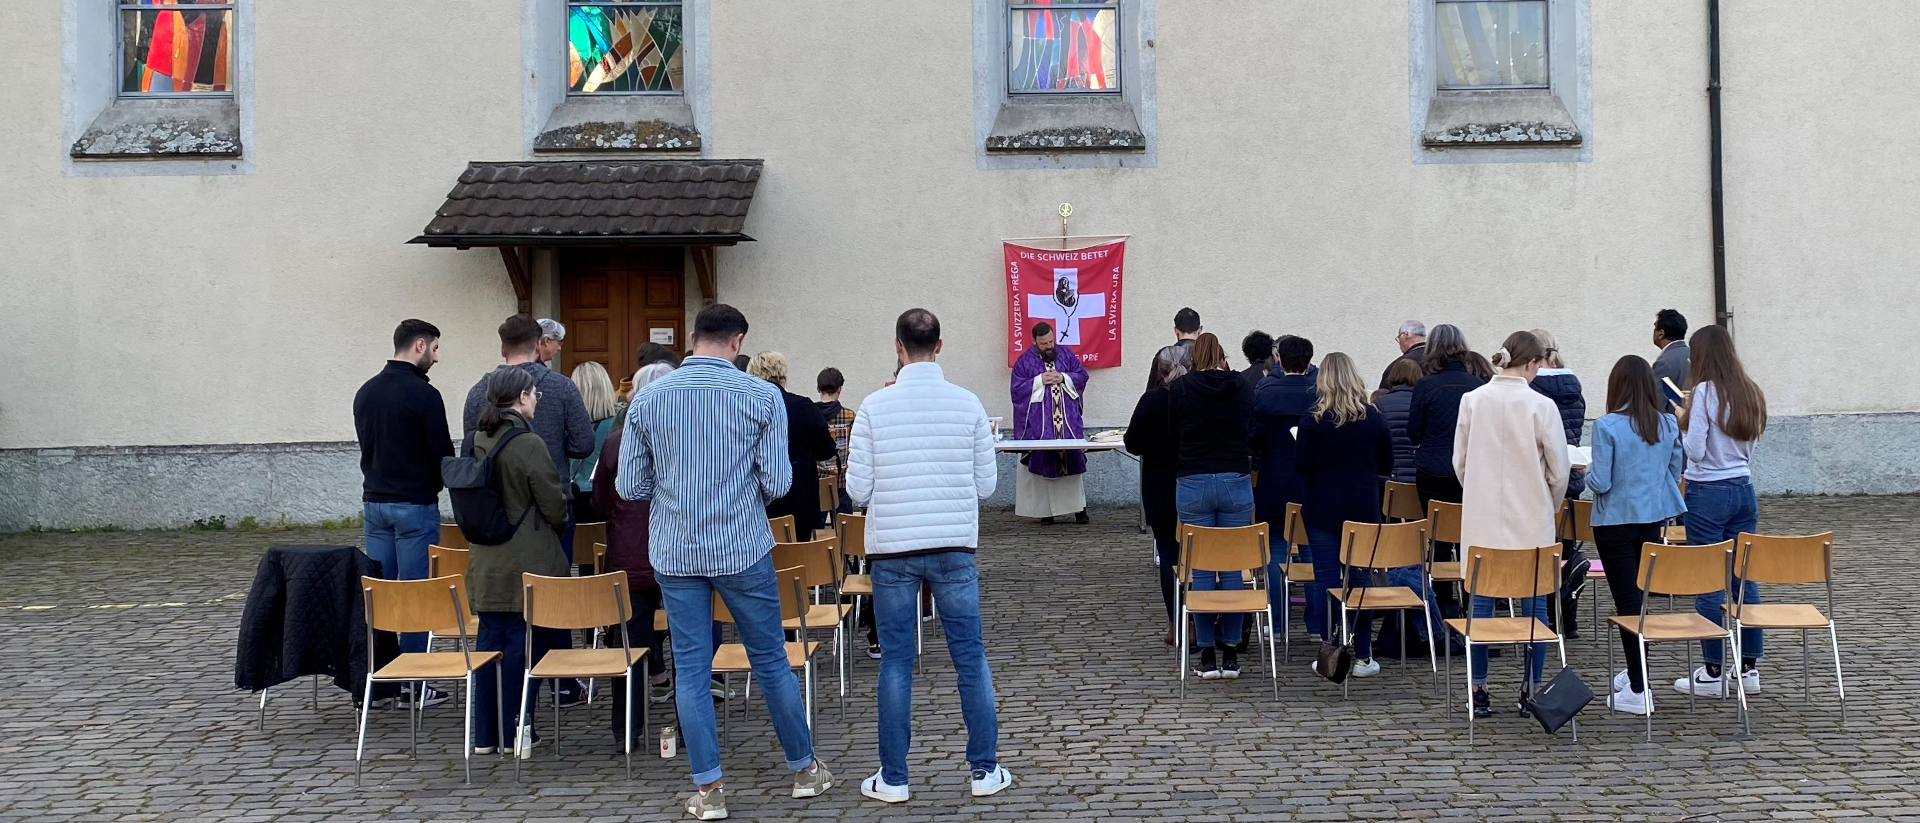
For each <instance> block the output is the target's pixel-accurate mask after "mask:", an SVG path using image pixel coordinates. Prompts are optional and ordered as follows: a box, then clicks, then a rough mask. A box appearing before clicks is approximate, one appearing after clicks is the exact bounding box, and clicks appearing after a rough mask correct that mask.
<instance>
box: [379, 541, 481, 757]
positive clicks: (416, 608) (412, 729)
mask: <svg viewBox="0 0 1920 823" xmlns="http://www.w3.org/2000/svg"><path fill="white" fill-rule="evenodd" d="M360 602H361V606H362V607H363V608H365V609H366V617H367V681H366V686H365V689H364V691H363V695H362V698H361V701H360V737H359V742H358V743H356V744H355V745H354V749H353V783H354V785H356V786H358V785H360V764H361V761H363V760H364V759H365V758H366V752H367V710H368V709H369V708H371V707H372V706H373V684H375V683H409V682H411V683H426V682H428V681H433V680H459V681H461V682H462V684H463V686H464V688H463V689H462V691H461V694H460V703H461V705H463V706H466V709H467V710H466V718H465V719H466V726H465V733H464V736H463V737H462V738H461V741H460V753H461V755H462V756H463V757H465V758H466V780H467V782H469V783H471V782H473V674H474V672H475V671H477V670H478V669H479V668H480V667H481V666H485V665H487V664H488V663H492V664H494V666H495V671H496V672H498V671H499V669H498V667H499V665H500V653H499V652H476V651H471V650H470V648H469V644H468V642H467V640H468V635H467V583H466V578H464V577H461V576H459V575H448V576H446V577H435V578H431V579H428V580H381V579H379V578H377V577H361V578H360ZM374 632H442V633H448V634H453V633H457V634H459V635H460V650H459V651H452V652H410V653H406V654H402V655H400V656H399V657H395V658H394V659H393V660H392V662H389V663H388V664H387V665H385V666H380V667H379V668H378V669H377V670H376V669H375V668H374V666H375V665H376V664H375V661H374V658H373V650H374V648H375V645H374V642H373V633H374ZM499 696H500V680H499V678H498V677H496V678H495V679H494V698H495V700H496V701H497V700H498V699H499ZM415 705H416V706H418V705H421V704H419V703H416V704H415ZM496 705H497V704H496ZM421 725H423V723H422V719H421V713H420V710H419V709H418V708H416V709H412V710H409V711H408V712H407V756H408V757H409V758H411V757H413V756H415V754H416V753H417V751H418V748H419V735H420V726H421ZM496 731H498V730H496ZM502 736H504V733H503V734H502ZM495 742H496V743H498V742H499V741H495Z"/></svg>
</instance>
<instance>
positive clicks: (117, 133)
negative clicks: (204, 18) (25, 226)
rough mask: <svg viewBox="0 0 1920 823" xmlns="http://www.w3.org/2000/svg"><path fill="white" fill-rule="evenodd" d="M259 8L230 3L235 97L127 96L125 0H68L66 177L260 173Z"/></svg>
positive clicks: (243, 0)
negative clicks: (256, 149)
mask: <svg viewBox="0 0 1920 823" xmlns="http://www.w3.org/2000/svg"><path fill="white" fill-rule="evenodd" d="M254 2H255V0H228V3H230V4H231V5H232V6H233V34H232V36H231V40H230V43H231V49H232V52H231V59H232V61H233V65H232V67H231V70H230V71H231V75H230V77H231V86H232V91H231V93H230V94H220V95H214V94H190V95H144V94H135V95H123V94H121V92H120V85H121V80H122V77H121V65H122V64H121V63H120V60H121V54H120V50H121V47H122V46H121V32H120V25H121V23H120V20H121V14H120V11H121V10H120V6H121V0H63V2H62V3H61V26H60V30H61V54H60V58H61V64H62V69H63V71H62V73H61V74H62V78H61V127H62V128H61V134H62V145H63V146H64V147H65V151H64V152H63V157H62V159H61V173H62V174H63V175H66V176H69V177H140V176H201V175H244V174H252V173H253V169H254V164H253V153H252V152H251V151H249V149H250V148H251V147H252V145H253V134H254V120H253V113H254V106H253V103H254V85H253V81H254V71H253V68H254V49H253V40H254V38H253V33H254Z"/></svg>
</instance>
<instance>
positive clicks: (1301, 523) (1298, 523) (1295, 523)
mask: <svg viewBox="0 0 1920 823" xmlns="http://www.w3.org/2000/svg"><path fill="white" fill-rule="evenodd" d="M1284 529H1285V531H1286V535H1285V536H1286V541H1287V542H1288V543H1290V544H1292V545H1295V546H1305V545H1307V520H1306V517H1305V516H1304V515H1302V514H1301V513H1300V504H1299V503H1288V504H1287V519H1286V523H1285V526H1284Z"/></svg>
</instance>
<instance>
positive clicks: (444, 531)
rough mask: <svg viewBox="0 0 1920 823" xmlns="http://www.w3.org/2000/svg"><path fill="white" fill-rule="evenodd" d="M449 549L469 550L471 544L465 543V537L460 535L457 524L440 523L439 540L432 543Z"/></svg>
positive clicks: (471, 546)
mask: <svg viewBox="0 0 1920 823" xmlns="http://www.w3.org/2000/svg"><path fill="white" fill-rule="evenodd" d="M434 542H436V543H439V544H440V545H442V546H446V547H447V548H449V549H470V548H473V544H472V543H469V542H467V536H466V535H464V534H461V533H460V525H459V524H458V523H441V524H440V539H439V540H436V541H434Z"/></svg>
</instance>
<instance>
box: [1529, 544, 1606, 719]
mask: <svg viewBox="0 0 1920 823" xmlns="http://www.w3.org/2000/svg"><path fill="white" fill-rule="evenodd" d="M1569 511H1571V509H1569ZM1533 563H1534V575H1533V578H1534V579H1535V580H1538V579H1540V568H1539V566H1540V555H1539V553H1538V552H1536V553H1534V556H1533ZM1550 602H1551V601H1550ZM1527 640H1528V641H1532V640H1533V632H1532V631H1531V630H1529V631H1528V632H1527ZM1527 648H1528V649H1532V648H1533V646H1532V643H1531V642H1529V643H1528V645H1527ZM1529 654H1531V652H1529ZM1592 702H1593V688H1592V687H1590V686H1588V685H1587V682H1586V681H1585V680H1581V679H1580V674H1579V673H1578V672H1575V671H1574V670H1573V669H1571V668H1566V667H1563V668H1561V669H1560V671H1559V672H1558V673H1556V674H1555V675H1554V676H1553V679H1551V680H1548V681H1547V682H1546V685H1544V686H1541V687H1540V688H1538V689H1535V690H1534V691H1533V693H1531V694H1529V695H1527V714H1530V715H1533V719H1535V720H1538V721H1540V728H1542V729H1545V730H1546V732H1547V734H1553V733H1554V732H1557V731H1560V727H1561V726H1565V725H1567V723H1568V722H1569V721H1571V720H1573V718H1574V717H1575V716H1577V715H1579V714H1580V711H1581V710H1582V709H1585V708H1586V707H1587V704H1588V703H1592Z"/></svg>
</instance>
